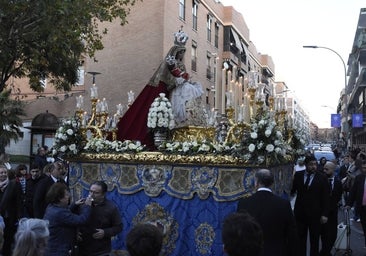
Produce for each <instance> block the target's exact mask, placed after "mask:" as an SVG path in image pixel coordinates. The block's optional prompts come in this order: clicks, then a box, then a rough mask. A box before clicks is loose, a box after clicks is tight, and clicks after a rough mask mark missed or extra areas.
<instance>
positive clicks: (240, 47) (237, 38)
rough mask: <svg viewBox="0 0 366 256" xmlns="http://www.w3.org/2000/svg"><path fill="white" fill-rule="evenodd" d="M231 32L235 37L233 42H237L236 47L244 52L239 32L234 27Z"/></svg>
mask: <svg viewBox="0 0 366 256" xmlns="http://www.w3.org/2000/svg"><path fill="white" fill-rule="evenodd" d="M230 32H231V35H232V37H233V38H234V42H233V43H234V44H235V46H236V48H238V50H239V51H240V52H242V51H243V48H242V46H241V42H240V39H239V36H238V34H237V33H236V32H235V31H234V30H233V29H231V30H230Z"/></svg>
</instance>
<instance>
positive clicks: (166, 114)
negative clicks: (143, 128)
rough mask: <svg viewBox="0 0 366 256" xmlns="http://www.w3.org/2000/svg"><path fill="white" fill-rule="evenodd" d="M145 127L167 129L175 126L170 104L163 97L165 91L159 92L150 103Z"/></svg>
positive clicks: (155, 129)
mask: <svg viewBox="0 0 366 256" xmlns="http://www.w3.org/2000/svg"><path fill="white" fill-rule="evenodd" d="M147 127H149V128H150V129H151V130H153V131H158V130H159V131H167V130H172V129H173V128H174V127H175V121H174V114H173V111H172V104H171V103H170V101H169V100H168V98H167V97H165V93H160V94H159V97H156V98H155V100H154V101H153V103H152V104H151V106H150V109H149V113H148V116H147Z"/></svg>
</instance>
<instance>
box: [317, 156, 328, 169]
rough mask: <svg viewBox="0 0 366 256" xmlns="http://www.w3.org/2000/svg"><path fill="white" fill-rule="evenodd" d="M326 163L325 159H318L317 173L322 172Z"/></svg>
mask: <svg viewBox="0 0 366 256" xmlns="http://www.w3.org/2000/svg"><path fill="white" fill-rule="evenodd" d="M326 162H327V159H326V158H325V157H324V156H323V157H321V158H320V159H319V164H318V171H320V172H322V171H323V169H324V165H325V163H326Z"/></svg>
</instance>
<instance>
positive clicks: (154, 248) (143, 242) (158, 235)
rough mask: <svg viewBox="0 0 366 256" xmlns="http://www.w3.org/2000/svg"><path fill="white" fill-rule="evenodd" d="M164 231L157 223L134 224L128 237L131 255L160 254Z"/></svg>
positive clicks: (157, 255) (146, 255)
mask: <svg viewBox="0 0 366 256" xmlns="http://www.w3.org/2000/svg"><path fill="white" fill-rule="evenodd" d="M162 244H163V233H162V232H161V230H160V229H159V228H157V227H156V226H155V225H152V224H148V223H144V224H137V225H136V226H134V227H133V228H132V229H131V230H130V232H129V233H128V234H127V237H126V245H127V251H128V252H129V254H130V256H159V254H160V251H161V247H162Z"/></svg>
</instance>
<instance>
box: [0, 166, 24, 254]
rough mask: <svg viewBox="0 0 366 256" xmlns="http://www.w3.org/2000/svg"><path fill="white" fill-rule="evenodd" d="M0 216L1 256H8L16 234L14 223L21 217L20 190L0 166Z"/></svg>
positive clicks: (4, 168)
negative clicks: (1, 233) (0, 218)
mask: <svg viewBox="0 0 366 256" xmlns="http://www.w3.org/2000/svg"><path fill="white" fill-rule="evenodd" d="M0 214H1V216H3V218H4V223H5V228H4V245H3V249H2V253H3V256H10V255H11V249H12V245H13V242H14V235H15V232H16V223H17V222H18V219H19V218H20V216H21V188H20V185H19V184H18V183H17V182H16V181H15V180H10V179H9V177H8V170H7V168H6V167H5V166H4V165H0Z"/></svg>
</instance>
